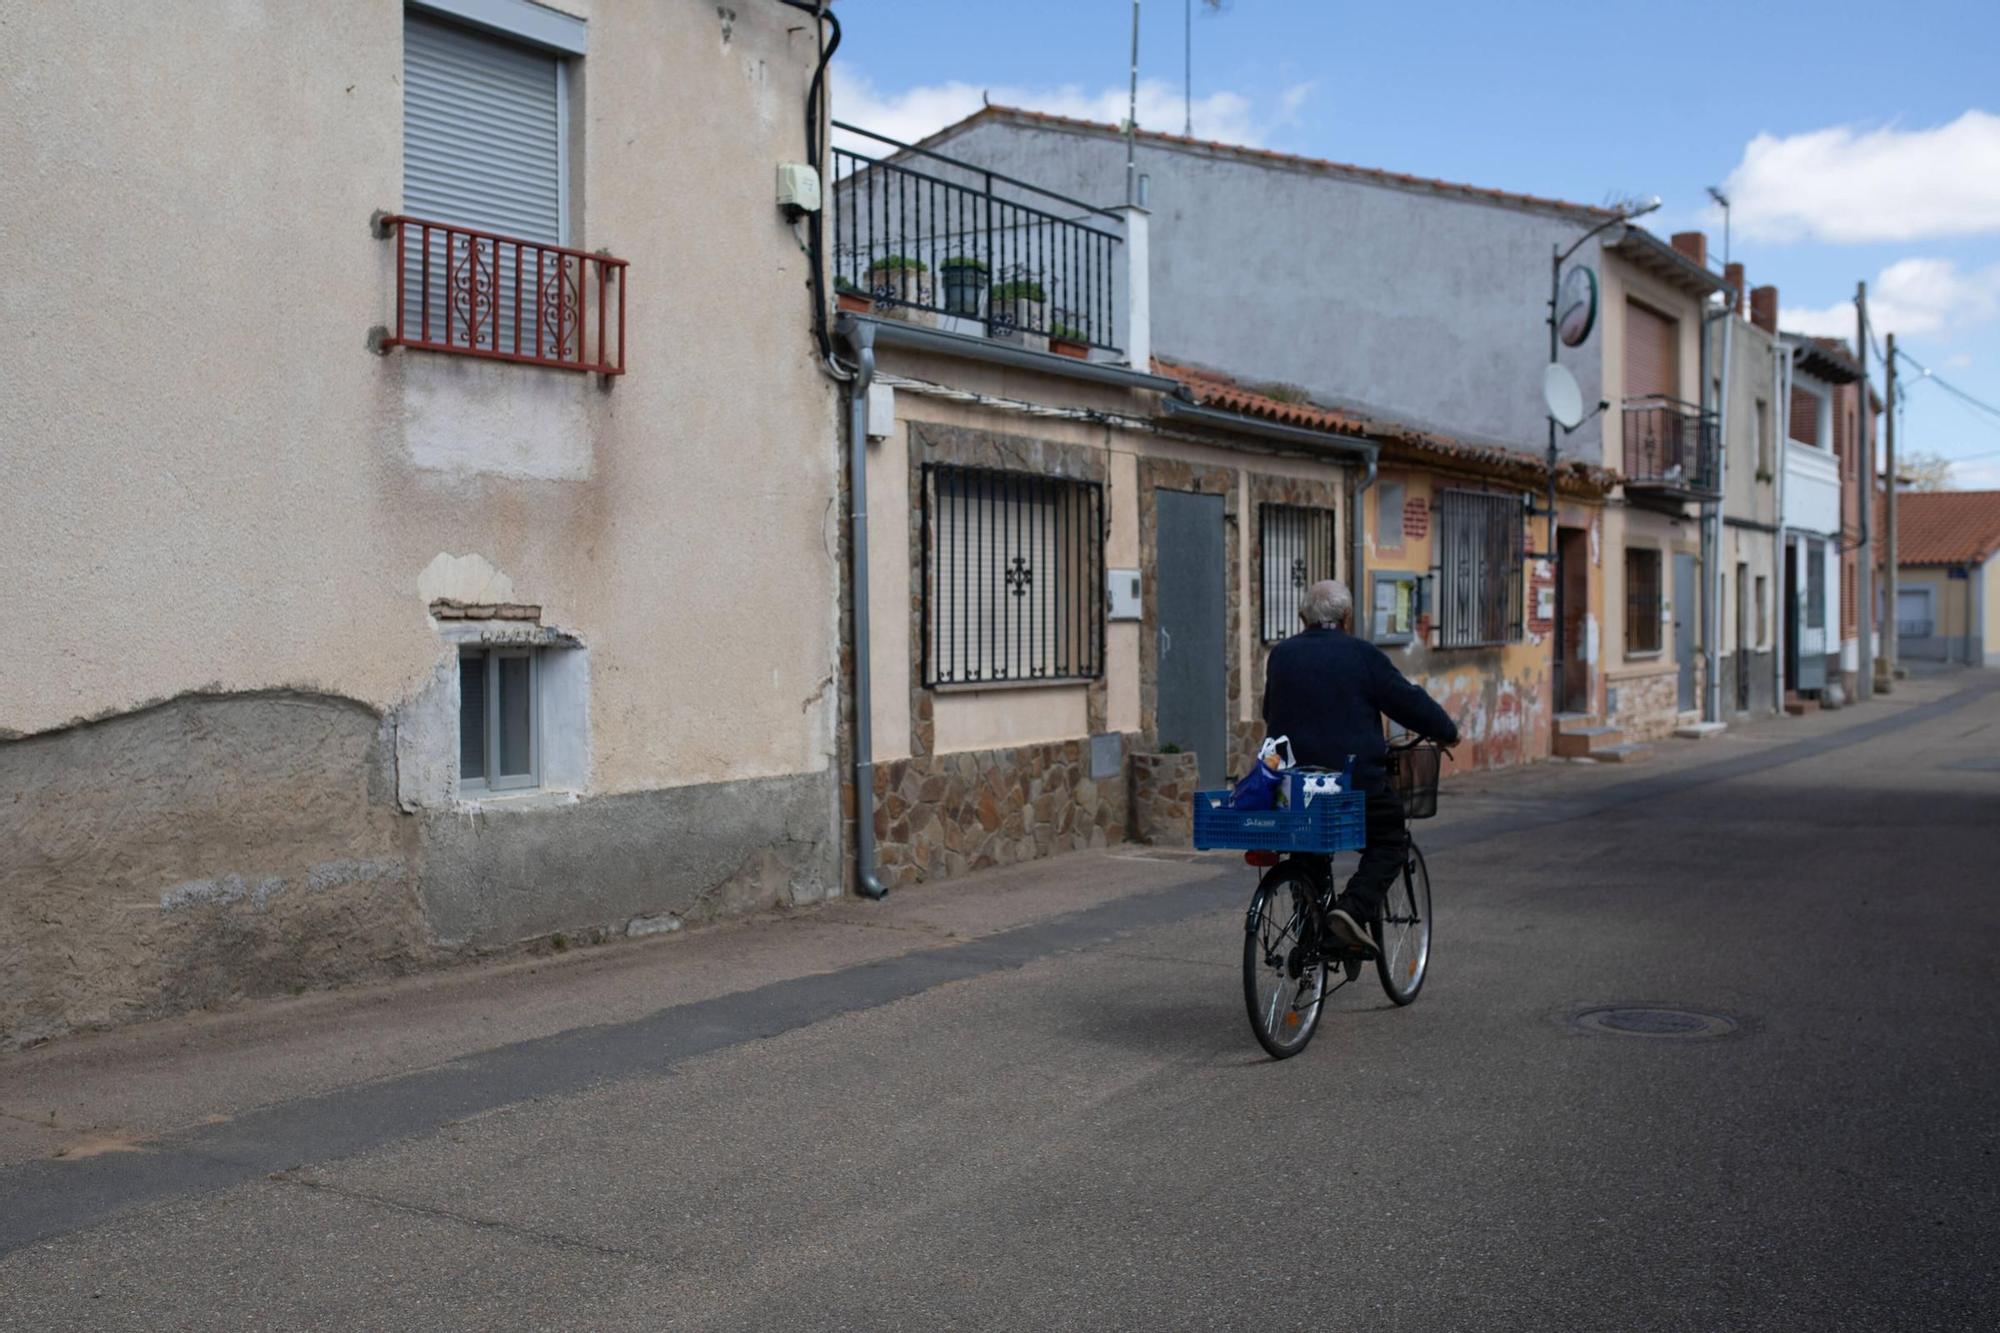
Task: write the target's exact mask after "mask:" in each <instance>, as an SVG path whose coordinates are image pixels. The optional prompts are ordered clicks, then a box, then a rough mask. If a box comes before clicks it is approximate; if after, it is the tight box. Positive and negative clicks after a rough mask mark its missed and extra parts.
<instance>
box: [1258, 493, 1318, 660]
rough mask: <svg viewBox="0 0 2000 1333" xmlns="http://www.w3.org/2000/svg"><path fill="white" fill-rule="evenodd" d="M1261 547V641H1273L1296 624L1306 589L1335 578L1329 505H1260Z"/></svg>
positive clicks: (1259, 531)
mask: <svg viewBox="0 0 2000 1333" xmlns="http://www.w3.org/2000/svg"><path fill="white" fill-rule="evenodd" d="M1257 530H1258V541H1259V543H1260V545H1261V547H1262V549H1263V553H1264V554H1263V562H1262V563H1263V570H1262V572H1261V575H1260V577H1261V578H1262V579H1263V585H1262V586H1263V589H1264V615H1263V622H1264V642H1265V643H1276V642H1277V641H1278V640H1279V639H1282V638H1284V637H1286V636H1287V635H1290V634H1294V633H1296V632H1297V631H1298V628H1299V604H1300V602H1302V601H1303V600H1304V599H1305V595H1306V589H1307V588H1310V587H1312V585H1313V584H1315V583H1318V582H1319V581H1320V580H1322V579H1330V578H1332V577H1333V556H1334V550H1335V547H1334V533H1333V511H1332V510H1331V509H1309V508H1307V507H1305V506H1303V505H1277V504H1270V505H1263V506H1261V507H1260V508H1259V510H1258V514H1257Z"/></svg>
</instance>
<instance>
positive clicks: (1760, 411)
mask: <svg viewBox="0 0 2000 1333" xmlns="http://www.w3.org/2000/svg"><path fill="white" fill-rule="evenodd" d="M1777 475H1778V469H1777V464H1776V461H1775V460H1774V459H1773V458H1772V457H1771V404H1770V403H1769V402H1767V401H1766V400H1764V399H1762V398H1759V399H1758V400H1757V476H1758V477H1759V478H1760V479H1762V480H1764V481H1769V480H1771V479H1772V478H1774V477H1776V476H1777Z"/></svg>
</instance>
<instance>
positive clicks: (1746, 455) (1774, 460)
mask: <svg viewBox="0 0 2000 1333" xmlns="http://www.w3.org/2000/svg"><path fill="white" fill-rule="evenodd" d="M1716 338H1717V343H1716V345H1717V346H1718V347H1719V346H1720V334H1719V333H1718V334H1717V335H1716ZM1776 373H1777V352H1776V342H1775V340H1774V339H1773V338H1772V337H1771V335H1770V334H1768V333H1766V332H1764V330H1762V329H1760V328H1758V327H1757V326H1756V325H1755V324H1752V323H1751V322H1750V321H1749V320H1747V319H1744V318H1741V317H1740V316H1738V317H1735V318H1733V319H1732V330H1731V333H1730V336H1729V411H1728V415H1727V419H1726V421H1725V422H1724V441H1723V442H1724V446H1725V448H1726V450H1727V455H1728V457H1727V462H1726V465H1725V467H1724V477H1723V482H1724V491H1725V494H1724V498H1723V506H1722V511H1723V513H1724V514H1725V515H1727V516H1728V517H1730V518H1741V519H1750V520H1752V521H1754V522H1758V523H1765V524H1775V523H1777V521H1778V486H1777V471H1778V468H1780V467H1782V466H1783V462H1784V453H1783V451H1782V449H1781V447H1780V446H1781V441H1780V438H1779V431H1780V430H1781V428H1782V427H1781V424H1780V416H1781V414H1780V412H1779V409H1778V401H1777V398H1778V388H1777V380H1776ZM1759 402H1761V403H1763V405H1764V412H1763V419H1764V430H1765V446H1764V452H1765V454H1766V455H1768V462H1769V466H1768V467H1765V466H1764V465H1763V463H1762V462H1760V460H1759V458H1758V449H1757V420H1758V411H1757V405H1758V403H1759ZM1760 472H1761V473H1762V475H1759V474H1760Z"/></svg>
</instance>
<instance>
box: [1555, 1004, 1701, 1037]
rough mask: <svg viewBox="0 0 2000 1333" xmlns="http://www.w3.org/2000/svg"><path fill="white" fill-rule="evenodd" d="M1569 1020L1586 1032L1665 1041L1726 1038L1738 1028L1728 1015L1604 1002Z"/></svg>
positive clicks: (1696, 1010) (1657, 1006)
mask: <svg viewBox="0 0 2000 1333" xmlns="http://www.w3.org/2000/svg"><path fill="white" fill-rule="evenodd" d="M1570 1021H1571V1022H1572V1023H1573V1024H1575V1025H1576V1026H1577V1027H1579V1028H1581V1029H1582V1030H1583V1031H1585V1032H1602V1033H1607V1034H1609V1035H1611V1036H1614V1037H1658V1038H1662V1039H1664V1040H1667V1041H1692V1040H1695V1039H1697V1038H1701V1037H1726V1036H1728V1035H1729V1034H1730V1033H1732V1032H1734V1031H1736V1028H1737V1022H1736V1020H1735V1019H1733V1018H1731V1017H1729V1016H1728V1015H1727V1014H1711V1013H1704V1012H1702V1011H1701V1010H1698V1009H1670V1008H1666V1007H1664V1006H1659V1005H1604V1006H1600V1007H1598V1008H1593V1009H1585V1010H1582V1011H1581V1012H1579V1013H1577V1014H1575V1015H1574V1016H1573V1017H1572V1018H1571V1019H1570Z"/></svg>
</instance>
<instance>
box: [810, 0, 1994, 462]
mask: <svg viewBox="0 0 2000 1333" xmlns="http://www.w3.org/2000/svg"><path fill="white" fill-rule="evenodd" d="M1141 8H1142V17H1141V25H1140V27H1141V39H1140V69H1139V72H1140V79H1141V83H1142V90H1141V99H1140V116H1139V120H1140V124H1141V125H1143V126H1145V127H1147V128H1149V129H1160V130H1167V131H1173V132H1178V131H1179V130H1180V129H1181V127H1182V118H1183V95H1182V90H1183V79H1182V69H1183V49H1184V48H1183V32H1184V30H1185V29H1184V20H1183V0H1143V3H1142V7H1141ZM838 12H839V14H840V18H841V22H842V24H843V26H844V28H845V31H846V39H845V42H844V44H843V46H842V50H841V54H840V56H839V57H838V58H837V59H836V62H835V64H836V69H835V81H834V89H835V93H834V95H835V102H836V108H835V109H836V114H837V115H839V116H841V117H842V118H843V119H847V120H853V121H857V122H858V123H861V124H865V125H869V126H870V127H872V128H877V129H881V130H884V131H885V132H888V133H891V134H894V135H897V136H898V137H914V136H916V135H920V134H923V133H926V132H928V131H929V130H933V129H936V128H938V127H939V126H941V125H944V124H946V123H949V122H950V121H952V120H954V119H957V118H958V117H959V116H960V115H963V114H965V113H966V112H968V111H970V110H971V109H973V108H976V107H977V106H978V105H979V101H980V97H981V95H982V93H985V94H990V95H991V97H992V100H993V101H995V102H1005V103H1009V104H1012V105H1026V106H1032V107H1037V108H1040V109H1044V110H1049V111H1058V112H1064V113H1067V114H1072V115H1087V116H1092V117H1095V118H1101V119H1107V120H1113V119H1118V118H1120V117H1122V115H1123V114H1124V105H1125V83H1126V77H1127V71H1128V60H1129V55H1130V40H1131V37H1130V33H1131V29H1130V21H1131V5H1130V3H1129V0H840V3H839V5H838ZM1193 29H1194V43H1193V53H1194V78H1193V88H1192V92H1193V98H1194V130H1195V133H1196V134H1197V135H1200V136H1202V137H1205V138H1218V139H1225V140H1229V141H1232V142H1245V143H1255V144H1258V145H1261V146H1264V147H1268V148H1274V149H1278V150H1280V151H1284V152H1296V153H1304V154H1308V155H1311V156H1315V157H1327V158H1333V159H1335V160H1339V161H1345V162H1353V163H1358V164H1361V165H1364V166H1373V167H1383V168H1387V169H1390V170H1395V171H1407V172H1414V173H1417V174H1420V175H1428V176H1439V177H1443V178H1445V179H1448V180H1457V181H1464V182H1467V183H1470V184H1475V185H1484V186H1491V187H1494V188H1499V189H1509V190H1519V191H1524V192H1527V193H1531V194H1545V195H1553V196H1556V197H1558V198H1564V199H1573V200H1577V201H1580V202H1584V203H1599V202H1603V201H1605V200H1608V199H1611V198H1614V197H1618V196H1632V195H1652V194H1658V195H1660V196H1662V197H1663V199H1664V200H1665V205H1664V207H1663V209H1662V210H1661V212H1660V213H1659V214H1657V215H1655V216H1654V217H1653V218H1651V219H1649V220H1648V224H1647V225H1649V226H1651V227H1653V228H1655V229H1656V230H1658V231H1659V232H1661V233H1662V234H1664V233H1666V232H1669V231H1674V230H1681V229H1684V228H1688V227H1697V226H1699V227H1704V228H1706V229H1707V230H1708V231H1709V233H1710V247H1711V251H1712V252H1715V253H1719V252H1720V250H1721V246H1722V228H1721V222H1720V217H1719V215H1717V214H1713V213H1712V206H1710V205H1709V203H1708V200H1707V196H1706V195H1705V193H1704V191H1703V187H1704V186H1706V185H1711V184H1724V183H1725V182H1726V183H1727V188H1728V190H1729V193H1730V195H1731V198H1732V201H1733V203H1734V204H1735V209H1734V224H1733V226H1732V255H1733V257H1734V258H1736V259H1738V260H1741V261H1743V262H1744V263H1745V264H1746V265H1747V267H1748V274H1749V278H1750V281H1751V282H1752V283H1753V284H1759V285H1761V284H1764V283H1775V284H1776V285H1777V287H1778V289H1779V293H1780V298H1781V301H1782V304H1783V307H1784V310H1785V320H1784V322H1785V326H1786V327H1787V328H1803V329H1806V330H1808V331H1811V332H1826V333H1834V332H1838V333H1841V334H1844V335H1846V336H1849V337H1851V336H1852V333H1853V328H1854V316H1853V306H1852V298H1853V295H1854V285H1855V283H1856V281H1857V280H1861V279H1865V280H1867V282H1868V284H1869V289H1870V295H1871V300H1872V301H1873V303H1874V310H1873V315H1874V325H1875V328H1876V329H1877V331H1878V332H1880V333H1887V332H1889V331H1890V330H1891V329H1892V328H1893V329H1894V330H1895V331H1896V333H1897V341H1898V343H1899V345H1900V346H1902V347H1903V348H1905V349H1906V350H1907V351H1908V352H1909V353H1910V354H1911V355H1913V356H1914V357H1916V358H1917V359H1918V360H1919V361H1921V362H1922V363H1923V364H1925V365H1927V366H1929V367H1930V368H1931V369H1932V370H1933V371H1935V372H1936V373H1937V374H1938V375H1940V376H1942V377H1944V378H1945V379H1947V380H1949V381H1950V382H1952V383H1954V384H1956V385H1957V386H1958V387H1960V388H1961V389H1964V390H1965V391H1967V392H1970V393H1972V394H1974V395H1976V396H1978V397H1980V398H1982V399H1985V400H1986V401H1988V402H1990V403H1993V404H1995V405H2000V71H1996V68H1995V56H1996V53H2000V0H1898V3H1895V4H1893V5H1884V4H1882V3H1881V0H1874V3H1870V4H1860V3H1849V2H1848V0H1812V2H1811V3H1805V2H1802V0H1736V3H1719V2H1716V0H1707V2H1697V3H1688V2H1686V0H1682V2H1681V3H1676V4H1666V3H1660V2H1658V0H1655V2H1654V3H1635V2H1628V0H1608V2H1607V0H1598V2H1597V3H1588V4H1586V3H1571V4H1554V3H1537V2H1534V0H1512V2H1509V3H1501V2H1499V0H1477V2H1473V0H1369V2H1368V3H1361V2H1360V0H1225V3H1224V5H1223V6H1222V9H1221V12H1212V11H1211V10H1210V9H1209V7H1208V6H1206V5H1204V4H1203V3H1201V0H1195V4H1194V20H1193ZM1536 313H1537V312H1529V318H1530V319H1531V320H1532V319H1533V318H1534V317H1535V315H1536ZM1906 373H1911V372H1906ZM1877 384H1878V386H1879V384H1880V379H1879V376H1878V379H1877ZM1898 438H1899V446H1901V447H1908V448H1914V449H1918V450H1927V451H1930V452H1934V453H1938V454H1943V455H1945V456H1947V457H1951V458H1954V459H1959V460H1963V461H1961V462H1959V463H1958V464H1957V465H1956V466H1955V467H1954V469H1953V480H1954V482H1955V483H1956V484H1957V485H1959V486H1961V487H1973V486H1978V487H1987V488H2000V416H1986V415H1984V414H1982V413H1979V412H1978V411H1976V410H1975V409H1972V408H1969V407H1966V406H1964V405H1963V404H1961V403H1960V402H1958V401H1957V400H1955V399H1953V398H1952V397H1951V396H1950V395H1949V394H1947V393H1946V392H1945V391H1944V390H1943V389H1941V388H1940V387H1939V386H1938V385H1936V384H1922V383H1918V384H1916V385H1915V386H1914V387H1913V388H1912V389H1911V391H1910V394H1909V400H1908V406H1907V408H1906V410H1905V414H1904V417H1903V421H1902V424H1901V426H1900V427H1899V431H1898Z"/></svg>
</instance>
